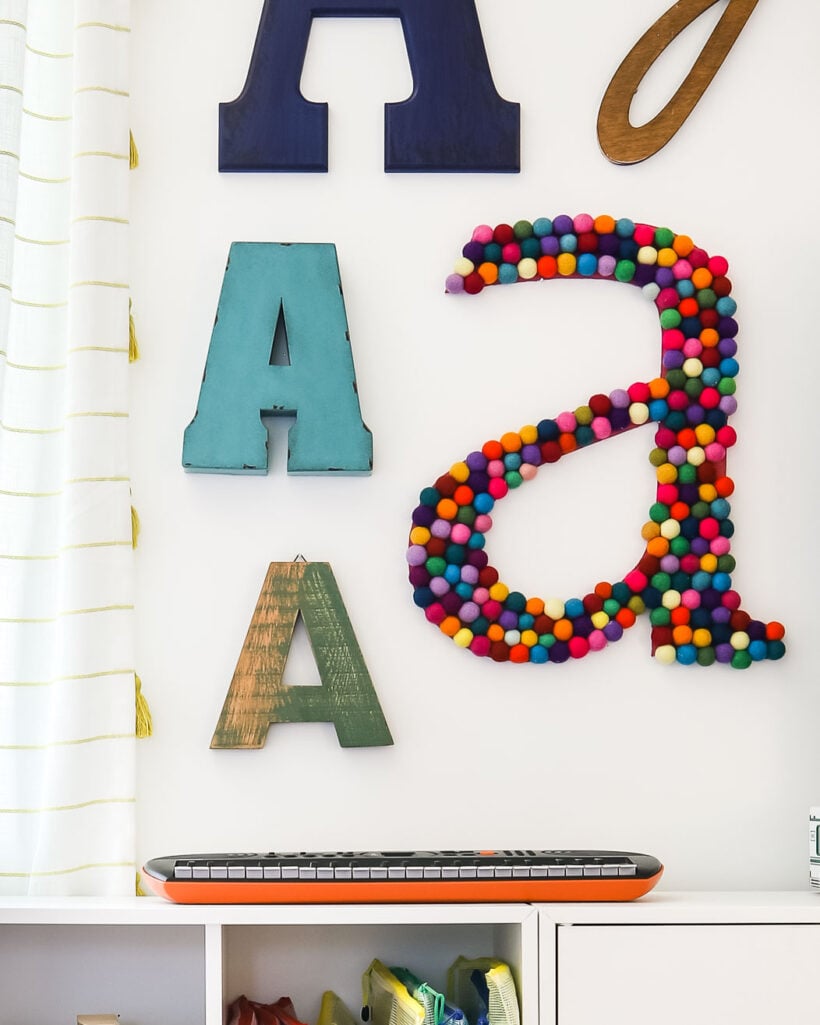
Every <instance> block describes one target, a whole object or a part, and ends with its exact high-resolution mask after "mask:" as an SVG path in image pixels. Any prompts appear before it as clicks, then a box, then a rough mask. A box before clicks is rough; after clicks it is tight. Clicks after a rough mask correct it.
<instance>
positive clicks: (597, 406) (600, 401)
mask: <svg viewBox="0 0 820 1025" xmlns="http://www.w3.org/2000/svg"><path fill="white" fill-rule="evenodd" d="M587 405H588V406H589V408H590V409H591V410H592V412H593V415H594V416H608V415H609V412H610V410H611V409H612V402H611V400H610V398H609V396H608V395H592V396H591V397H590V400H589V402H588V403H587Z"/></svg>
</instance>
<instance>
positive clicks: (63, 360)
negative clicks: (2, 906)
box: [0, 0, 136, 895]
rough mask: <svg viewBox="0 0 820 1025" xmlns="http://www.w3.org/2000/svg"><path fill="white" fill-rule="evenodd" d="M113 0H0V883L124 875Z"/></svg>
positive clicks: (126, 888)
mask: <svg viewBox="0 0 820 1025" xmlns="http://www.w3.org/2000/svg"><path fill="white" fill-rule="evenodd" d="M129 23H130V14H129V2H128V0H0V894H100V895H113V894H126V893H131V894H133V893H134V887H135V873H136V865H135V853H134V851H135V843H134V819H135V765H134V762H135V751H134V748H135V695H134V689H135V676H134V665H133V661H134V659H133V617H134V611H133V605H132V602H133V595H132V589H133V580H132V576H133V567H132V561H133V550H132V526H131V497H130V486H129V477H128V459H127V456H128V452H127V440H128V438H127V435H128V408H129V399H128V375H129V346H128V338H129V330H128V327H129V291H128V251H127V245H128V237H127V235H128V174H129V126H128V51H129Z"/></svg>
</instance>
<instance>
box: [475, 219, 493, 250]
mask: <svg viewBox="0 0 820 1025" xmlns="http://www.w3.org/2000/svg"><path fill="white" fill-rule="evenodd" d="M492 240H493V229H492V228H491V227H490V226H489V224H479V225H478V227H477V228H474V229H473V242H480V243H481V244H482V245H483V246H486V245H487V244H488V243H489V242H492Z"/></svg>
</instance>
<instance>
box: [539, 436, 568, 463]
mask: <svg viewBox="0 0 820 1025" xmlns="http://www.w3.org/2000/svg"><path fill="white" fill-rule="evenodd" d="M563 454H564V453H563V451H562V449H561V446H560V445H559V444H558V442H557V441H545V442H544V444H543V445H542V446H541V458H542V459H543V460H544V462H545V463H557V462H558V460H559V459H560V458H561V456H562V455H563Z"/></svg>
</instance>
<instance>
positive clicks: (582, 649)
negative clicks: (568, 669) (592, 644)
mask: <svg viewBox="0 0 820 1025" xmlns="http://www.w3.org/2000/svg"><path fill="white" fill-rule="evenodd" d="M567 644H568V646H569V653H570V656H571V657H572V658H583V657H584V655H586V654H587V653H588V652H589V641H588V640H587V639H586V637H570V639H569V640H568V641H567Z"/></svg>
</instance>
